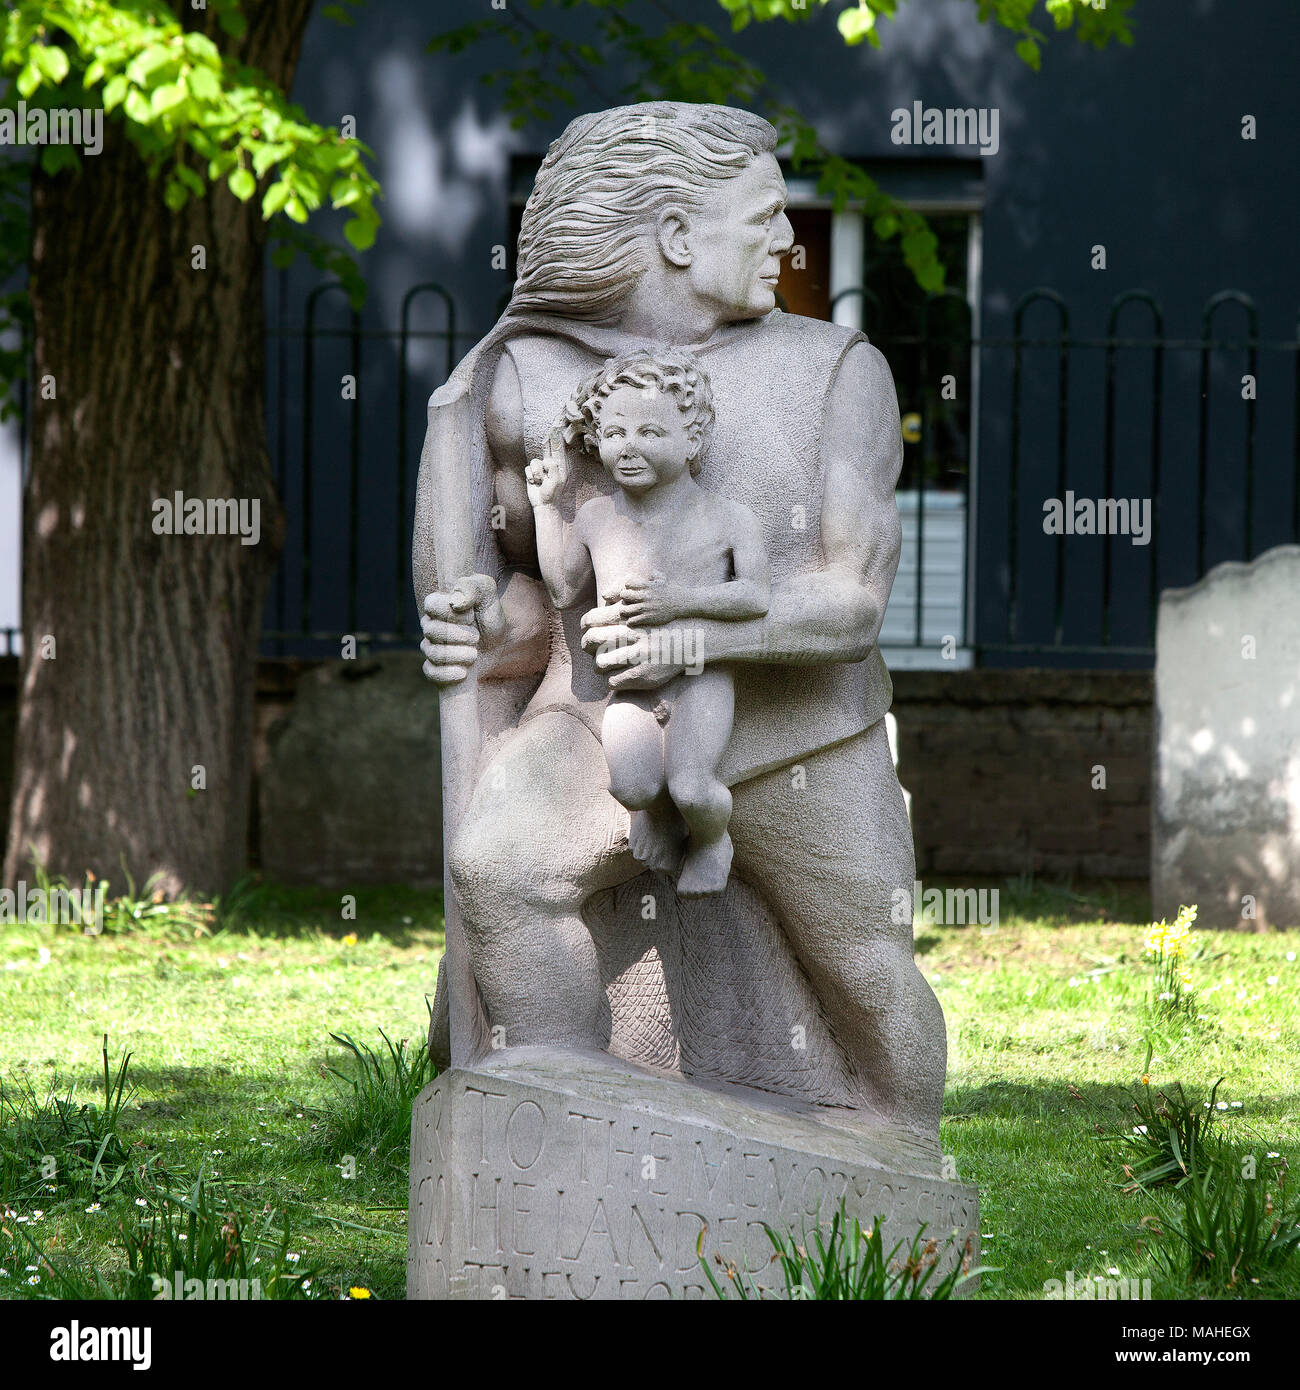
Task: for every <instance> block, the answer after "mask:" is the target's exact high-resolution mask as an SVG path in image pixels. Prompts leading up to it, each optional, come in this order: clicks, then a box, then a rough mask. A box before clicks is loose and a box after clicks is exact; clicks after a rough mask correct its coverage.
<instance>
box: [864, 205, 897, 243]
mask: <svg viewBox="0 0 1300 1390" xmlns="http://www.w3.org/2000/svg"><path fill="white" fill-rule="evenodd" d="M871 227H872V230H873V231H874V232H875V234H876V235H877V236H878V237H879V238H880V239H881V241H888V240H889V239H890V237H892V236H896V235H897V234H898V218H897V217H895V216H894V214H893V213H892V212H882V213H881V214H880V216H879V217H877V218H876V219H875V221H874V222H872V224H871Z"/></svg>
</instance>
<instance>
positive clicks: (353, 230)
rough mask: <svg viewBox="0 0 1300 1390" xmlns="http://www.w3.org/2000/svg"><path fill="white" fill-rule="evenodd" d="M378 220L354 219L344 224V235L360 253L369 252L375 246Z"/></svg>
mask: <svg viewBox="0 0 1300 1390" xmlns="http://www.w3.org/2000/svg"><path fill="white" fill-rule="evenodd" d="M378 229H379V222H378V219H372V218H366V217H353V218H350V219H349V220H348V221H347V222H345V223H344V224H343V235H344V236H345V237H347V239H348V241H349V242H351V244H352V245H353V246H355V247H356V248H357V250H358V251H368V250H369V249H370V248H371V247H372V246H373V245H374V244H375V233H376V231H378Z"/></svg>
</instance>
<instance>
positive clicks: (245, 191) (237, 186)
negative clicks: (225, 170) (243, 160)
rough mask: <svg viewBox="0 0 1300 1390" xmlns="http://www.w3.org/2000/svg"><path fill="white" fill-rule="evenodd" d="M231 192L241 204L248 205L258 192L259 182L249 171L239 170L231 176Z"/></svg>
mask: <svg viewBox="0 0 1300 1390" xmlns="http://www.w3.org/2000/svg"><path fill="white" fill-rule="evenodd" d="M229 182H230V191H231V192H232V193H233V194H234V195H235V197H236V198H238V199H239V201H240V202H241V203H246V202H248V200H249V199H250V198H251V197H252V196H253V194H254V193H256V192H257V180H256V179H255V178H254V177H253V174H252V171H251V170H249V169H244V168H239V169H236V170H234V171H233V172H232V173H231V175H230V180H229Z"/></svg>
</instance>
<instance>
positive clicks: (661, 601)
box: [619, 570, 686, 627]
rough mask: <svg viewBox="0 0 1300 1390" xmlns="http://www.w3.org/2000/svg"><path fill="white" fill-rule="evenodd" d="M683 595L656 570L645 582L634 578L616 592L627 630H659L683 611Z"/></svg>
mask: <svg viewBox="0 0 1300 1390" xmlns="http://www.w3.org/2000/svg"><path fill="white" fill-rule="evenodd" d="M685 598H686V592H685V590H684V589H682V588H681V586H680V585H677V584H670V583H669V582H668V576H667V575H665V574H661V573H660V572H659V571H658V570H656V571H655V572H654V573H653V574H651V575H650V576H649V578H647V579H642V578H641V577H640V576H639V575H633V576H632V577H631V578H630V579H627V580H626V581H625V582H624V584H623V588H622V590H621V591H620V593H619V601H620V604H621V606H622V609H623V618H624V620H625V621H626V623H627V625H628V627H662V626H663V625H664V623H670V622H672V620H673V619H674V618H680V617H681V615H682V612H683V608H684V603H685Z"/></svg>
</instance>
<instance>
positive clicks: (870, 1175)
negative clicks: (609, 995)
mask: <svg viewBox="0 0 1300 1390" xmlns="http://www.w3.org/2000/svg"><path fill="white" fill-rule="evenodd" d="M940 1165H941V1160H940V1157H939V1154H938V1152H937V1148H936V1147H933V1146H931V1145H930V1144H928V1143H927V1142H925V1141H921V1140H918V1139H917V1138H915V1137H913V1136H911V1135H909V1134H906V1133H899V1132H896V1131H891V1130H888V1129H876V1130H872V1129H870V1128H867V1127H865V1126H862V1125H861V1124H860V1123H859V1124H856V1125H855V1123H854V1122H852V1121H851V1120H849V1119H848V1118H847V1112H844V1111H829V1110H823V1111H815V1110H813V1109H812V1108H809V1107H797V1106H794V1105H790V1104H787V1103H783V1102H780V1101H777V1100H776V1099H775V1098H771V1097H768V1098H763V1097H757V1096H756V1095H755V1094H754V1093H753V1092H750V1091H744V1090H742V1089H740V1088H736V1087H725V1086H718V1087H710V1088H705V1087H703V1086H699V1085H695V1084H692V1083H689V1082H684V1081H682V1080H680V1079H679V1078H662V1077H659V1076H655V1075H652V1074H651V1073H650V1072H648V1071H644V1070H640V1069H630V1068H622V1067H619V1066H617V1065H616V1064H614V1063H612V1062H611V1061H610V1059H608V1058H598V1057H592V1058H578V1057H574V1056H567V1057H563V1056H560V1055H559V1054H548V1053H545V1052H533V1053H521V1054H518V1055H515V1054H510V1055H503V1056H502V1058H501V1060H500V1061H499V1062H495V1063H493V1062H488V1063H486V1064H483V1065H480V1066H479V1067H477V1068H475V1069H474V1070H473V1071H463V1070H460V1071H452V1072H446V1073H444V1074H443V1075H442V1076H440V1077H438V1079H437V1080H436V1081H434V1082H433V1083H432V1084H431V1085H430V1086H429V1087H427V1088H426V1090H425V1091H424V1092H423V1093H422V1094H421V1096H420V1097H419V1099H418V1100H417V1102H416V1105H415V1117H414V1125H413V1128H412V1134H411V1210H410V1233H409V1244H408V1257H407V1294H408V1297H410V1298H418V1299H423V1298H436V1299H443V1298H451V1299H477V1298H483V1299H503V1298H514V1299H518V1298H551V1299H571V1298H580V1299H655V1298H687V1299H690V1298H704V1297H709V1298H712V1297H713V1294H712V1291H711V1290H710V1289H709V1287H708V1284H707V1281H706V1280H705V1278H704V1275H703V1272H702V1271H701V1269H700V1265H699V1260H698V1258H697V1253H696V1250H697V1242H698V1241H699V1238H700V1233H701V1231H702V1230H703V1231H704V1232H705V1235H704V1242H703V1246H704V1251H705V1254H706V1255H708V1256H710V1257H711V1256H712V1255H713V1253H714V1252H715V1251H716V1252H717V1253H719V1254H721V1255H722V1257H723V1258H724V1260H728V1261H731V1262H734V1263H735V1264H737V1265H738V1266H742V1267H744V1268H747V1269H749V1270H751V1271H752V1272H754V1273H755V1275H756V1277H757V1279H758V1281H759V1282H760V1284H762V1285H763V1286H765V1287H769V1288H780V1287H783V1283H782V1281H781V1278H780V1274H779V1271H778V1270H777V1269H776V1268H775V1267H774V1266H773V1265H772V1264H771V1263H770V1255H771V1245H770V1243H769V1242H768V1240H767V1237H766V1235H765V1233H764V1231H763V1223H765V1222H766V1223H768V1224H769V1225H771V1226H772V1227H773V1228H774V1229H776V1230H779V1231H782V1232H786V1231H791V1230H793V1231H795V1232H799V1231H800V1230H802V1229H805V1228H806V1229H807V1230H808V1231H810V1232H811V1229H812V1227H813V1225H814V1224H815V1223H818V1222H820V1224H821V1225H822V1226H823V1227H825V1226H827V1225H828V1224H829V1221H830V1218H831V1216H832V1215H833V1214H834V1213H835V1212H836V1211H837V1210H838V1208H839V1203H840V1200H841V1198H843V1199H844V1201H845V1205H846V1209H847V1211H848V1213H849V1214H850V1215H851V1216H852V1215H856V1216H857V1217H858V1219H859V1220H860V1221H861V1222H862V1223H863V1225H864V1226H865V1225H869V1224H870V1223H871V1222H872V1221H874V1220H875V1219H876V1218H877V1217H879V1216H883V1217H884V1218H885V1222H884V1226H883V1237H884V1241H885V1248H886V1249H889V1248H890V1247H891V1246H892V1244H893V1243H894V1242H895V1241H897V1240H900V1239H901V1240H904V1241H908V1240H910V1239H911V1236H912V1235H913V1234H914V1233H915V1232H916V1231H917V1230H918V1229H919V1228H920V1225H921V1223H922V1222H926V1223H928V1227H927V1231H926V1235H927V1236H928V1237H929V1236H932V1237H934V1238H936V1239H939V1240H940V1241H941V1242H942V1241H943V1240H944V1239H945V1238H946V1236H947V1235H948V1233H949V1232H950V1231H953V1230H955V1231H957V1232H958V1237H959V1239H958V1243H957V1244H956V1245H954V1247H953V1248H952V1251H951V1252H950V1257H951V1258H956V1257H957V1254H958V1248H959V1246H960V1245H961V1243H963V1242H964V1241H965V1238H966V1236H967V1235H968V1234H969V1235H971V1236H972V1237H973V1241H972V1246H971V1254H972V1261H971V1263H972V1265H974V1264H977V1263H978V1235H979V1208H978V1199H977V1194H976V1191H975V1189H974V1188H973V1187H968V1186H964V1185H962V1184H960V1183H958V1182H951V1181H945V1180H944V1179H942V1178H941V1177H940V1176H938V1175H939V1172H940ZM715 1269H716V1267H715Z"/></svg>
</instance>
